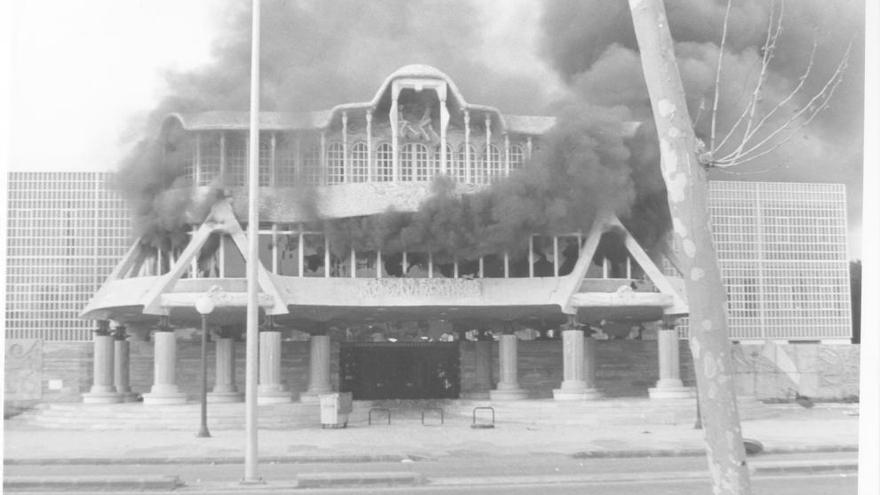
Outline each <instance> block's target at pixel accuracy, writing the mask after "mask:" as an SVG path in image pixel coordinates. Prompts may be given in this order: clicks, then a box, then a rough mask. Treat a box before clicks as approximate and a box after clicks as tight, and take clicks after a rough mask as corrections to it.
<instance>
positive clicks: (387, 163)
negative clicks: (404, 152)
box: [376, 143, 394, 182]
mask: <svg viewBox="0 0 880 495" xmlns="http://www.w3.org/2000/svg"><path fill="white" fill-rule="evenodd" d="M393 156H394V155H393V154H392V149H391V145H390V144H389V143H382V144H380V145H379V146H378V147H377V148H376V182H390V181H391V179H392V178H393V177H394V160H393Z"/></svg>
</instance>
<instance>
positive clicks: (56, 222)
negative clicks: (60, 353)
mask: <svg viewBox="0 0 880 495" xmlns="http://www.w3.org/2000/svg"><path fill="white" fill-rule="evenodd" d="M110 175H111V174H109V173H103V172H9V174H8V184H9V186H8V188H9V193H8V201H9V204H8V205H7V207H6V215H7V226H8V227H7V228H8V232H7V233H6V236H7V253H6V267H7V271H6V281H5V282H6V315H5V318H6V338H7V339H42V340H49V341H81V340H91V338H92V330H93V329H94V324H93V323H92V322H89V321H85V320H82V319H80V318H78V317H77V315H78V314H79V312H80V311H82V308H83V306H84V305H85V304H86V303H87V302H88V300H89V298H90V297H91V296H92V294H94V293H95V291H96V290H97V289H98V288H99V287H100V286H101V284H102V283H103V282H104V279H105V278H106V277H107V274H108V273H110V270H112V269H113V267H114V266H115V264H116V262H117V261H118V260H119V257H120V256H122V255H123V254H124V253H125V250H126V249H128V247H129V246H130V244H131V221H130V214H129V211H128V208H127V206H126V204H125V201H123V200H122V199H121V198H120V197H119V196H118V194H117V193H116V192H115V191H113V190H112V189H110V188H108V187H107V180H108V179H109V178H110Z"/></svg>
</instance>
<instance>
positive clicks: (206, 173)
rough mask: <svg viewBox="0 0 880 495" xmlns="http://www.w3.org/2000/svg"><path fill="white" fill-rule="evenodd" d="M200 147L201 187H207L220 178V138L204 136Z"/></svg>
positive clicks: (209, 135)
mask: <svg viewBox="0 0 880 495" xmlns="http://www.w3.org/2000/svg"><path fill="white" fill-rule="evenodd" d="M199 146H200V147H201V149H200V151H199V159H200V162H201V163H199V185H200V186H207V185H208V184H210V183H211V182H213V181H214V179H216V178H217V177H219V176H220V136H219V135H213V134H202V136H201V138H200V142H199Z"/></svg>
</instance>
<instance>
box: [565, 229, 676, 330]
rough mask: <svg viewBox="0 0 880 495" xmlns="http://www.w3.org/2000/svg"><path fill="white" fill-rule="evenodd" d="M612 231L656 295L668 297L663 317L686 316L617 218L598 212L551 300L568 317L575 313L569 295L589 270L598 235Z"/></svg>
mask: <svg viewBox="0 0 880 495" xmlns="http://www.w3.org/2000/svg"><path fill="white" fill-rule="evenodd" d="M612 229H619V230H620V231H621V232H622V234H623V236H624V246H625V247H626V249H627V251H628V252H629V255H630V256H632V257H633V258H634V259H635V260H636V262H637V263H638V264H639V266H641V267H642V270H644V272H645V275H647V277H648V279H649V280H650V281H651V282H653V283H654V285H655V286H656V287H657V289H658V290H659V291H660V293H661V294H667V295H669V296H671V297H672V300H673V305H672V306H671V307H669V308H665V309H664V313H665V314H667V315H684V314H687V313H688V308H687V302H686V300H685V298H684V297H683V295H682V294H681V293H680V292H679V290H678V289H676V287H675V285H674V284H673V283H672V282H670V281H669V279H668V278H667V277H666V275H664V274H663V272H662V271H661V270H660V269H659V268H658V267H657V265H656V264H655V263H654V261H653V260H651V257H650V256H648V254H647V253H646V252H645V250H644V249H642V247H641V246H640V245H639V243H638V242H637V241H636V240H635V238H634V237H633V235H632V233H630V231H629V230H628V229H627V228H626V227H624V225H623V223H622V222H621V221H620V219H619V218H617V216H616V215H614V214H613V213H610V212H600V213H599V214H597V215H596V219H595V220H594V221H593V225H592V226H591V227H590V232H589V233H588V234H587V237H586V240H585V242H584V245H583V247H582V248H581V251H580V254H579V255H578V260H577V263H575V266H574V268H573V269H572V271H571V273H570V274H569V275H566V276H565V278H564V281H563V282H562V286H561V287H560V289H559V290H558V291H557V294H559V296H558V298H555V299H556V300H557V302H558V304H559V305H560V307H561V308H562V312H563V313H565V314H569V315H572V314H576V313H577V308H575V307H574V305H573V304H572V303H571V299H572V296H574V295H575V294H576V293H577V292H579V291H580V287H581V284H582V283H583V280H584V277H585V276H586V274H587V270H588V269H589V268H590V263H592V262H593V256H594V255H595V254H596V249H597V248H598V247H599V241H600V240H601V238H602V234H604V233H605V232H608V231H610V230H612Z"/></svg>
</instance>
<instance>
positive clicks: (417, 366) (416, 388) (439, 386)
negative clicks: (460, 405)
mask: <svg viewBox="0 0 880 495" xmlns="http://www.w3.org/2000/svg"><path fill="white" fill-rule="evenodd" d="M339 367H340V390H341V391H343V392H351V393H352V396H353V398H354V399H356V400H380V399H457V398H458V393H459V390H460V381H459V357H458V343H456V342H452V343H450V342H394V343H391V342H369V343H361V342H357V343H344V344H343V345H342V347H341V348H340V352H339Z"/></svg>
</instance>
